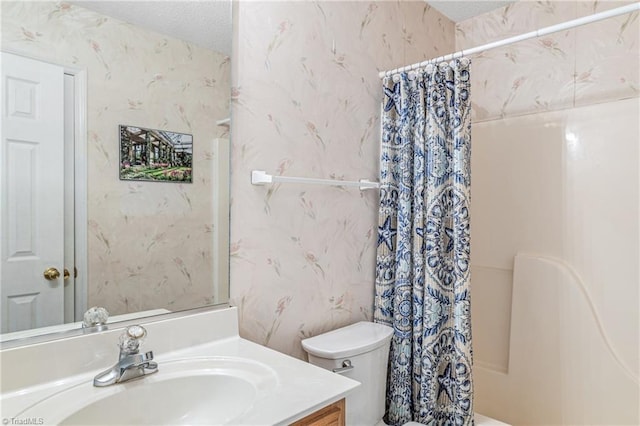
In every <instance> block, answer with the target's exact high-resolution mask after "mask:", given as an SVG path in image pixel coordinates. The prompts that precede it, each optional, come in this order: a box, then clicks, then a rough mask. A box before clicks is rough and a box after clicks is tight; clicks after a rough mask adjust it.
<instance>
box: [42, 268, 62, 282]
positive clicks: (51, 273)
mask: <svg viewBox="0 0 640 426" xmlns="http://www.w3.org/2000/svg"><path fill="white" fill-rule="evenodd" d="M43 275H44V277H45V278H46V279H48V280H49V281H52V280H57V279H58V278H60V271H58V270H57V269H56V268H49V269H47V270H46V271H44V274H43Z"/></svg>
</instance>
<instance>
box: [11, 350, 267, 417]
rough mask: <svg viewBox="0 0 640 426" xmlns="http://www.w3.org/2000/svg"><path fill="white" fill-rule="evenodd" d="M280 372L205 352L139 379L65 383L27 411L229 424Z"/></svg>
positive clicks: (27, 413) (161, 366)
mask: <svg viewBox="0 0 640 426" xmlns="http://www.w3.org/2000/svg"><path fill="white" fill-rule="evenodd" d="M277 382H278V381H277V376H276V373H275V372H274V371H273V370H272V369H271V368H270V367H268V366H266V365H264V364H261V363H259V362H256V361H251V360H248V359H242V358H229V357H202V358H189V359H182V360H176V361H165V362H159V371H158V373H155V374H153V375H149V376H146V377H143V378H141V379H138V380H134V381H130V382H126V383H120V384H116V385H112V386H109V387H104V388H96V387H94V386H93V384H92V381H87V380H84V381H82V382H81V383H79V384H77V385H75V386H73V387H70V388H66V389H64V390H62V391H60V392H58V393H56V394H54V395H52V396H50V397H49V398H47V399H45V400H43V401H40V402H39V403H37V404H36V405H34V406H32V407H30V408H29V409H27V410H25V411H23V412H22V413H21V414H20V417H27V418H34V417H35V418H43V419H46V422H47V423H55V424H62V425H98V424H101V425H117V424H120V425H124V424H127V425H130V424H153V425H161V424H172V425H176V424H208V425H210V424H226V423H230V422H233V421H234V419H237V418H238V417H240V416H242V415H243V414H245V413H246V412H247V411H249V410H250V409H251V407H252V405H253V404H254V402H255V401H256V400H258V399H259V398H261V397H263V396H264V395H267V394H268V393H269V392H270V391H271V390H273V389H274V388H275V387H276V386H277Z"/></svg>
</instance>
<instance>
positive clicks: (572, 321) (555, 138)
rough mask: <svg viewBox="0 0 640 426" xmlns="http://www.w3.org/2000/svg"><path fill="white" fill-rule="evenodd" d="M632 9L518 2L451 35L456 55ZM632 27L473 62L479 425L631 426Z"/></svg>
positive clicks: (634, 345) (556, 37)
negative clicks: (483, 418)
mask: <svg viewBox="0 0 640 426" xmlns="http://www.w3.org/2000/svg"><path fill="white" fill-rule="evenodd" d="M629 3H632V2H631V1H623V2H619V1H607V2H602V1H595V0H588V1H583V0H569V1H553V0H552V1H545V2H526V1H519V2H516V3H513V4H511V5H510V6H509V7H507V8H503V9H499V10H496V11H494V12H490V13H487V14H484V15H481V16H478V17H475V18H472V19H469V20H467V21H464V22H461V23H458V24H457V25H456V45H457V48H458V49H461V48H469V47H472V46H476V45H480V44H483V43H487V42H491V41H495V40H498V39H501V38H504V37H509V36H513V35H516V34H521V33H525V32H528V31H532V30H535V29H536V28H540V27H544V26H547V25H553V24H557V23H560V22H563V21H567V20H570V19H575V18H578V17H582V16H586V15H589V14H592V13H597V12H602V11H604V10H607V9H611V8H614V7H619V6H622V5H624V4H629ZM639 21H640V20H638V19H637V13H636V14H632V15H625V16H620V17H617V18H611V19H607V20H605V21H602V22H599V23H595V24H589V25H585V26H582V27H579V28H577V29H574V30H571V31H564V32H559V33H556V34H553V35H549V36H545V37H541V38H538V39H534V40H530V41H527V42H521V43H517V44H515V45H512V46H509V47H505V48H500V49H495V50H492V51H489V52H486V53H485V54H483V55H479V56H476V57H475V58H474V59H473V70H472V74H471V79H472V82H471V87H472V103H473V129H472V144H473V149H472V154H473V158H472V176H473V190H472V206H471V210H472V211H471V216H472V231H471V233H472V257H471V260H472V297H473V303H472V306H473V327H474V329H473V338H474V342H473V343H474V362H475V370H474V379H475V389H476V393H475V397H476V399H475V408H476V410H477V411H479V412H482V413H484V414H488V415H490V416H492V417H495V418H499V419H501V420H505V421H508V422H510V423H514V424H535V423H537V424H563V423H564V424H585V423H589V424H640V415H639V414H638V392H639V391H638V379H637V378H638V365H639V359H638V346H639V343H640V342H639V341H638V335H639V331H638V328H639V327H638V321H639V318H638V296H639V290H638V286H639V281H640V277H639V275H640V274H639V272H638V263H639V262H638V260H639V257H640V256H639V255H640V251H639V249H638V222H639V211H638V198H639V195H638V192H639V189H640V188H639V185H638V168H639V167H638V166H639V163H640V161H639V158H638V157H639V152H638V144H639V141H638V139H639V136H638V133H639V129H638V95H639V91H638V87H640V65H639V64H640V50H639V49H638V47H639V40H638V34H639V32H640V28H639ZM553 111H556V112H553ZM518 253H521V254H522V255H521V256H520V257H518V258H517V259H516V255H517V254H518ZM527 255H528V256H527ZM531 255H532V256H531ZM587 295H588V297H587ZM588 300H590V301H591V305H590V304H589V302H588ZM596 318H598V319H599V322H600V324H601V326H602V330H603V332H602V333H601V332H600V330H599V327H598V326H597V324H596V321H595V319H596ZM607 341H608V342H609V343H610V345H607ZM610 348H612V349H613V352H612V351H611V349H610ZM616 358H619V359H620V360H621V363H619V362H618V361H617V360H616ZM627 370H630V371H629V372H628V371H627Z"/></svg>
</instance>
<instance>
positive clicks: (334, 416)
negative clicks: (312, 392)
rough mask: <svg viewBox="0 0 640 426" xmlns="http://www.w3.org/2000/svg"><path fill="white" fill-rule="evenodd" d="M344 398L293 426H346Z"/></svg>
mask: <svg viewBox="0 0 640 426" xmlns="http://www.w3.org/2000/svg"><path fill="white" fill-rule="evenodd" d="M344 419H345V404H344V398H342V399H341V400H340V401H337V402H334V403H333V404H331V405H327V406H326V407H324V408H321V409H319V410H318V411H316V412H315V413H311V414H309V415H308V416H307V417H305V418H303V419H300V420H298V421H297V422H295V423H293V424H292V426H344V424H345V423H344Z"/></svg>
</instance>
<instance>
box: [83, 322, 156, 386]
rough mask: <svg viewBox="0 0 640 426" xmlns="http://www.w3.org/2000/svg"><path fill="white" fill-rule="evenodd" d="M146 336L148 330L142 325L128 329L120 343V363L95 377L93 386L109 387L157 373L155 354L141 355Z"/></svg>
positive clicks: (121, 337) (150, 352)
mask: <svg viewBox="0 0 640 426" xmlns="http://www.w3.org/2000/svg"><path fill="white" fill-rule="evenodd" d="M146 335H147V330H145V329H144V327H142V326H140V325H132V326H129V327H127V328H126V329H125V331H124V333H122V335H121V336H120V340H119V343H118V346H119V347H120V356H119V358H118V362H117V363H116V365H114V366H113V367H111V368H110V369H108V370H105V371H103V372H102V373H100V374H98V375H97V376H96V377H94V379H93V386H98V387H103V386H109V385H113V384H116V383H122V382H126V381H129V380H133V379H137V378H140V377H144V376H147V375H149V374H153V373H156V372H157V371H158V364H157V363H155V362H153V352H152V351H149V352H146V353H140V344H141V343H142V339H144V337H145V336H146Z"/></svg>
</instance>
